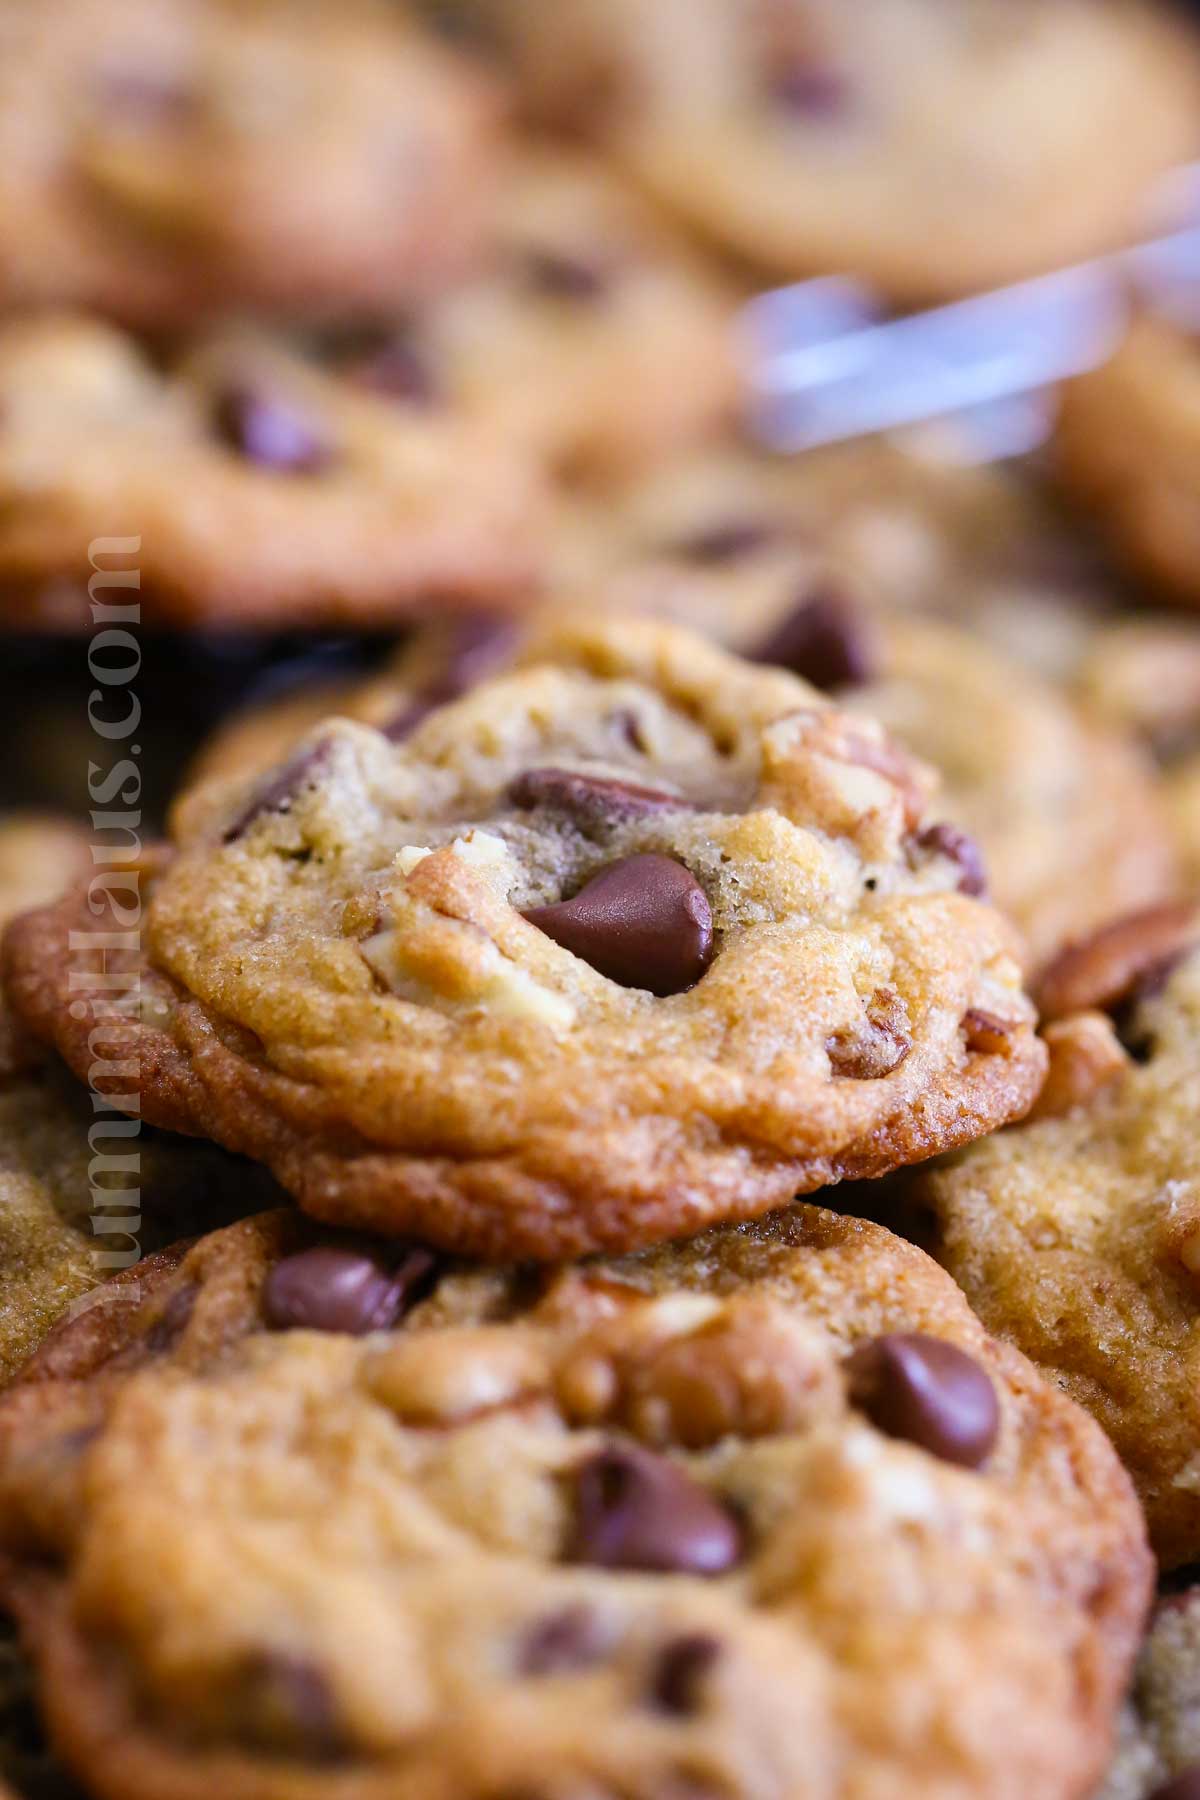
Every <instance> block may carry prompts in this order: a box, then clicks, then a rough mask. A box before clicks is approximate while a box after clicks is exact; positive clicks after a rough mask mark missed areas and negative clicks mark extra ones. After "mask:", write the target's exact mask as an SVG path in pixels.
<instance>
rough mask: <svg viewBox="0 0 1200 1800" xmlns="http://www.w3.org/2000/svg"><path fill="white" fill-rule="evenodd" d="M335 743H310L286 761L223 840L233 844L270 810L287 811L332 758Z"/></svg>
mask: <svg viewBox="0 0 1200 1800" xmlns="http://www.w3.org/2000/svg"><path fill="white" fill-rule="evenodd" d="M330 752H331V746H330V743H329V740H328V739H327V738H325V739H322V741H321V742H320V743H319V744H313V745H310V746H309V748H308V749H306V750H301V751H300V752H299V754H298V755H296V756H293V757H292V758H291V759H290V760H289V761H288V762H286V763H284V765H283V767H282V769H280V771H279V773H278V775H276V776H275V777H274V778H273V779H272V780H271V781H269V782H268V783H267V785H266V787H264V788H263V789H261V791H260V792H259V793H257V794H256V795H255V796H254V798H253V799H252V800H251V802H250V804H249V805H248V806H247V807H246V808H245V810H244V811H243V812H240V813H239V814H238V816H237V818H236V819H235V820H234V821H233V824H232V825H230V826H229V827H228V828H227V830H226V832H225V835H224V837H223V838H222V840H221V841H222V843H225V844H233V843H236V842H237V840H238V838H241V837H245V835H246V833H247V831H249V829H250V827H251V825H253V824H254V822H255V821H256V820H257V819H261V818H263V817H264V816H265V815H266V814H267V813H285V812H287V811H288V810H289V808H290V807H291V804H292V801H293V800H294V799H295V797H296V795H297V794H298V793H299V792H300V790H301V788H302V787H304V785H305V784H306V782H308V781H311V780H312V778H313V777H314V776H315V775H317V774H319V773H320V771H321V770H322V769H323V768H324V766H325V764H326V763H327V762H328V760H329V756H330Z"/></svg>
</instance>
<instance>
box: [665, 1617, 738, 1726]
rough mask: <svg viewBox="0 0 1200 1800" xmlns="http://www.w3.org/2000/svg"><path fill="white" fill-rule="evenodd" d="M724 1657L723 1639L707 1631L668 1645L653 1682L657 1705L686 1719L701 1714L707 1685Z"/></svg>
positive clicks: (674, 1640)
mask: <svg viewBox="0 0 1200 1800" xmlns="http://www.w3.org/2000/svg"><path fill="white" fill-rule="evenodd" d="M720 1654H721V1645H720V1641H719V1639H717V1638H715V1637H713V1636H712V1635H711V1634H710V1633H708V1632H704V1631H692V1632H689V1633H688V1634H687V1635H686V1636H685V1637H677V1638H674V1639H672V1641H671V1642H670V1643H669V1644H666V1645H664V1647H663V1649H662V1650H661V1651H660V1652H659V1657H658V1662H657V1664H656V1666H655V1670H654V1676H653V1680H652V1682H651V1688H650V1691H651V1694H652V1695H653V1698H654V1704H655V1705H656V1706H658V1707H660V1708H661V1710H662V1711H663V1712H669V1713H677V1714H678V1715H679V1716H680V1717H683V1718H686V1717H687V1715H688V1714H689V1713H695V1712H699V1710H700V1707H701V1706H702V1704H703V1700H704V1684H705V1681H706V1680H707V1678H708V1675H709V1673H710V1671H711V1669H712V1666H713V1664H714V1663H715V1662H716V1660H717V1658H718V1657H719V1656H720Z"/></svg>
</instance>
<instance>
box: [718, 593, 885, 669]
mask: <svg viewBox="0 0 1200 1800" xmlns="http://www.w3.org/2000/svg"><path fill="white" fill-rule="evenodd" d="M746 654H747V655H748V657H749V659H750V661H751V662H760V663H774V664H776V665H778V667H779V668H781V669H790V670H791V672H792V674H793V675H801V676H803V678H804V680H805V681H811V682H812V684H813V686H814V687H818V688H822V689H825V690H830V689H833V688H846V687H861V686H863V684H864V683H865V682H868V681H870V680H872V678H873V677H874V675H875V667H876V657H875V645H874V641H873V637H872V633H871V631H870V628H869V625H868V623H867V620H866V619H865V617H864V616H863V614H862V613H861V612H860V611H859V609H858V608H857V607H856V606H854V605H853V604H852V603H851V602H850V601H849V600H847V599H846V598H845V597H844V596H843V595H841V594H837V593H834V592H832V591H829V590H825V589H822V590H819V591H818V592H817V593H815V594H807V595H806V596H805V597H804V599H802V600H801V601H800V602H799V603H798V604H797V605H796V606H794V607H793V608H792V610H791V611H790V612H789V613H786V614H785V615H784V617H783V618H782V619H780V621H779V622H778V624H777V625H776V626H775V628H774V630H773V631H771V632H769V633H768V634H767V636H766V638H765V639H764V640H763V642H762V643H761V644H759V645H758V647H757V648H756V649H752V650H749V651H747V652H746Z"/></svg>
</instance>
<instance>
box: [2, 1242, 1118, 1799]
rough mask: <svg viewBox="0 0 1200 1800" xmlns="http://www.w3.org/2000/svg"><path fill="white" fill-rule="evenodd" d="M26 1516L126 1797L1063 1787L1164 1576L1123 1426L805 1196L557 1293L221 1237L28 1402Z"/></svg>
mask: <svg viewBox="0 0 1200 1800" xmlns="http://www.w3.org/2000/svg"><path fill="white" fill-rule="evenodd" d="M414 1259H415V1260H414ZM181 1513H186V1517H187V1530H186V1531H183V1532H181V1531H180V1530H179V1529H178V1520H179V1518H180V1516H181ZM0 1541H2V1542H3V1544H4V1546H5V1548H6V1551H7V1554H8V1557H9V1559H10V1560H9V1564H8V1567H7V1570H6V1578H5V1581H4V1589H5V1594H6V1598H7V1599H8V1600H9V1602H10V1603H11V1604H13V1605H14V1606H15V1608H16V1610H17V1612H18V1614H19V1617H20V1619H21V1623H22V1627H23V1631H24V1634H25V1638H26V1642H27V1646H28V1648H29V1649H30V1651H31V1653H32V1655H33V1658H34V1661H35V1664H36V1667H37V1670H38V1681H39V1688H40V1697H41V1701H42V1704H43V1707H44V1709H45V1711H46V1714H47V1717H48V1720H49V1724H50V1729H51V1733H52V1736H53V1738H54V1739H55V1741H56V1744H57V1748H58V1749H59V1751H60V1752H61V1753H62V1754H63V1756H64V1758H65V1759H66V1760H67V1761H68V1763H69V1764H70V1765H72V1766H74V1767H76V1768H78V1769H80V1770H82V1771H85V1772H86V1776H87V1779H88V1783H89V1787H90V1788H93V1789H94V1790H95V1792H96V1794H97V1796H103V1797H104V1800H109V1797H110V1796H111V1797H112V1800H117V1796H118V1795H119V1796H120V1800H192V1797H193V1796H200V1795H202V1794H207V1793H211V1791H212V1783H213V1781H214V1780H216V1779H219V1780H220V1782H221V1785H222V1788H223V1790H224V1791H225V1792H228V1793H229V1794H231V1795H232V1796H234V1800H243V1797H245V1800H249V1797H250V1796H253V1797H254V1800H267V1797H268V1796H269V1797H270V1800H292V1797H293V1796H297V1797H308V1800H316V1797H317V1796H332V1795H335V1794H337V1795H341V1794H346V1795H354V1796H355V1797H356V1800H359V1797H361V1800H374V1797H376V1796H379V1797H382V1796H384V1795H387V1796H389V1797H390V1796H395V1795H398V1794H403V1795H405V1796H406V1797H407V1796H411V1797H412V1800H418V1797H419V1800H425V1797H426V1796H429V1797H436V1800H450V1797H451V1796H453V1797H454V1800H465V1797H466V1796H480V1797H481V1800H482V1797H484V1796H487V1797H488V1800H499V1797H500V1796H501V1795H508V1794H511V1793H514V1792H518V1791H519V1792H522V1793H526V1792H528V1793H536V1794H537V1795H538V1796H539V1797H540V1796H546V1797H547V1800H549V1797H550V1796H554V1797H555V1800H557V1797H558V1796H564V1797H565V1796H567V1795H570V1796H575V1795H582V1794H587V1795H589V1796H591V1795H593V1794H594V1795H596V1796H597V1797H600V1796H609V1795H616V1794H618V1793H620V1794H621V1795H622V1796H628V1797H629V1800H635V1797H636V1800H663V1796H665V1795H668V1794H670V1795H675V1794H676V1793H678V1794H680V1795H683V1794H687V1795H692V1794H705V1795H708V1794H710V1793H712V1794H716V1793H720V1794H721V1795H723V1796H729V1797H730V1800H734V1797H737V1800H789V1797H790V1796H793V1795H795V1794H796V1793H798V1792H800V1791H801V1790H802V1791H803V1792H804V1793H805V1794H806V1795H811V1796H813V1800H824V1797H828V1800H834V1797H835V1796H836V1797H837V1800H881V1797H882V1796H884V1795H887V1796H889V1797H890V1800H895V1797H896V1796H908V1795H912V1796H913V1797H914V1800H916V1796H918V1795H919V1796H922V1800H928V1797H929V1796H931V1795H932V1796H938V1800H964V1797H965V1796H967V1795H970V1796H972V1800H987V1797H988V1796H995V1797H996V1800H1000V1797H1001V1796H1006V1795H1009V1794H1011V1793H1012V1792H1013V1791H1014V1788H1015V1787H1019V1788H1021V1789H1022V1790H1025V1789H1027V1790H1028V1791H1036V1792H1037V1793H1038V1794H1039V1795H1044V1796H1046V1797H1047V1800H1058V1797H1061V1800H1068V1796H1072V1795H1076V1794H1078V1793H1081V1792H1082V1791H1084V1790H1085V1788H1086V1787H1087V1785H1088V1782H1089V1780H1090V1779H1091V1778H1093V1777H1094V1776H1095V1775H1096V1774H1097V1773H1098V1772H1099V1767H1100V1765H1101V1764H1102V1761H1103V1758H1104V1755H1105V1750H1106V1736H1107V1732H1108V1729H1109V1727H1110V1724H1111V1720H1112V1716H1113V1713H1114V1711H1115V1707H1116V1703H1117V1699H1118V1696H1119V1693H1120V1690H1121V1687H1122V1684H1123V1682H1124V1680H1125V1677H1126V1675H1127V1672H1128V1668H1129V1665H1130V1661H1131V1658H1132V1655H1133V1651H1134V1648H1135V1646H1136V1641H1137V1637H1138V1634H1139V1632H1140V1627H1141V1621H1142V1617H1143V1612H1144V1607H1145V1603H1146V1599H1147V1591H1148V1586H1149V1577H1150V1571H1149V1559H1148V1556H1147V1553H1146V1550H1145V1546H1144V1537H1143V1528H1142V1523H1141V1519H1140V1516H1139V1514H1138V1511H1137V1508H1136V1505H1135V1503H1134V1501H1133V1498H1132V1494H1131V1492H1130V1489H1129V1485H1128V1482H1127V1479H1126V1477H1125V1476H1124V1473H1123V1471H1122V1470H1121V1469H1120V1467H1119V1465H1118V1463H1117V1460H1116V1458H1115V1457H1114V1456H1113V1454H1112V1451H1111V1449H1110V1447H1109V1446H1108V1444H1107V1443H1106V1442H1105V1441H1104V1438H1103V1435H1102V1433H1101V1432H1100V1431H1099V1430H1098V1429H1097V1428H1096V1427H1095V1425H1094V1424H1093V1422H1092V1421H1091V1420H1090V1419H1088V1418H1087V1417H1086V1416H1085V1415H1084V1414H1083V1413H1082V1412H1081V1411H1080V1410H1079V1409H1078V1408H1076V1407H1074V1406H1073V1405H1072V1404H1071V1403H1070V1402H1069V1401H1068V1400H1066V1399H1065V1398H1064V1397H1063V1396H1062V1395H1061V1394H1059V1393H1057V1392H1055V1391H1054V1390H1053V1389H1052V1388H1050V1387H1049V1386H1047V1385H1046V1384H1044V1383H1043V1382H1041V1381H1040V1380H1039V1379H1038V1377H1037V1376H1036V1375H1035V1374H1034V1372H1033V1371H1032V1370H1031V1369H1030V1367H1029V1365H1028V1364H1027V1363H1026V1362H1025V1361H1024V1359H1023V1358H1021V1357H1020V1356H1019V1355H1018V1354H1017V1353H1015V1352H1014V1351H1012V1350H1011V1349H1008V1348H1006V1347H1004V1346H1001V1345H998V1344H995V1343H994V1342H992V1341H991V1340H989V1339H988V1337H987V1336H986V1334H985V1332H984V1331H983V1329H982V1328H981V1327H980V1326H979V1324H978V1322H977V1321H976V1320H975V1319H974V1318H973V1317H972V1315H971V1314H970V1312H969V1311H968V1309H967V1307H966V1305H965V1303H964V1302H963V1300H962V1298H961V1295H960V1294H959V1293H958V1292H957V1290H956V1289H955V1288H954V1287H953V1284H952V1283H951V1282H950V1281H949V1279H948V1278H947V1277H945V1276H944V1275H943V1274H942V1273H941V1272H940V1271H938V1270H937V1269H936V1268H935V1267H934V1265H932V1264H931V1263H930V1261H929V1260H928V1258H926V1257H925V1256H923V1255H922V1254H921V1253H920V1252H919V1251H917V1250H916V1249H914V1248H913V1247H912V1246H910V1245H906V1244H903V1243H901V1242H900V1241H898V1240H897V1239H895V1238H892V1237H891V1236H889V1234H887V1233H886V1232H884V1231H882V1230H881V1229H880V1228H878V1227H876V1226H870V1225H866V1224H863V1223H861V1222H858V1221H853V1220H846V1219H841V1218H838V1217H836V1216H835V1215H833V1214H831V1213H828V1212H824V1211H821V1210H819V1209H817V1208H814V1207H807V1206H794V1207H792V1208H789V1209H788V1210H786V1211H785V1212H783V1213H780V1214H778V1215H776V1216H774V1217H773V1218H771V1219H770V1220H766V1221H761V1222H759V1223H757V1224H754V1225H749V1226H742V1227H739V1228H726V1229H724V1230H720V1231H715V1232H711V1233H708V1234H706V1235H704V1236H701V1237H699V1238H697V1239H694V1240H692V1241H691V1242H688V1243H683V1244H679V1245H674V1246H671V1247H668V1248H664V1249H662V1250H659V1251H656V1252H652V1253H649V1254H646V1255H643V1256H641V1257H636V1258H625V1259H622V1260H607V1261H591V1262H587V1263H584V1264H582V1265H580V1266H577V1267H574V1268H570V1269H560V1270H547V1271H545V1272H544V1273H543V1274H542V1275H541V1277H540V1278H539V1279H537V1280H532V1279H531V1272H530V1271H529V1270H528V1269H524V1270H522V1269H513V1268H499V1269H491V1270H487V1269H479V1268H474V1269H471V1268H468V1267H464V1266H462V1265H455V1264H452V1263H448V1262H444V1261H442V1260H440V1259H435V1258H433V1257H431V1256H430V1255H429V1254H428V1253H427V1252H424V1251H415V1250H412V1249H405V1248H404V1247H403V1246H400V1245H393V1246H391V1247H390V1248H389V1247H388V1246H386V1245H378V1244H375V1245H374V1246H372V1244H371V1243H369V1242H368V1241H366V1240H361V1239H360V1240H353V1239H348V1238H346V1237H344V1236H343V1237H334V1238H330V1237H329V1236H328V1235H325V1234H321V1233H319V1232H317V1231H316V1230H315V1228H313V1227H311V1226H309V1225H306V1224H305V1223H304V1222H303V1221H301V1220H300V1219H299V1218H298V1217H297V1216H296V1215H294V1214H275V1215H269V1216H267V1217H265V1218H263V1219H261V1220H256V1221H251V1222H249V1223H247V1224H246V1225H243V1226H237V1227H234V1228H233V1229H232V1230H230V1231H226V1232H222V1233H218V1234H215V1235H214V1236H212V1237H210V1238H207V1239H205V1240H203V1241H202V1242H201V1243H200V1244H199V1245H197V1246H196V1247H194V1248H193V1249H192V1251H191V1252H190V1253H189V1254H188V1255H187V1257H186V1258H185V1259H184V1260H183V1261H182V1262H177V1263H175V1264H173V1265H171V1266H168V1265H167V1264H166V1263H164V1265H163V1267H162V1269H161V1271H160V1273H159V1275H158V1277H157V1278H155V1279H154V1280H152V1281H151V1282H149V1283H147V1284H146V1285H145V1287H144V1289H143V1294H142V1299H141V1302H140V1304H139V1306H138V1307H137V1308H136V1309H133V1310H129V1311H126V1312H124V1313H122V1314H121V1315H120V1316H119V1317H117V1318H114V1320H113V1321H112V1323H111V1328H110V1329H109V1330H108V1331H107V1333H105V1332H100V1333H97V1332H96V1331H95V1330H93V1331H91V1332H90V1333H86V1332H85V1333H83V1334H81V1333H80V1331H79V1329H78V1328H77V1327H72V1328H69V1329H67V1330H65V1331H64V1332H60V1333H59V1334H58V1336H57V1338H56V1339H55V1340H53V1341H52V1342H51V1343H50V1344H49V1345H47V1347H46V1349H45V1351H44V1352H43V1354H42V1356H41V1358H40V1359H39V1361H38V1363H37V1364H36V1365H34V1367H33V1368H32V1369H31V1370H30V1372H29V1374H28V1375H27V1377H26V1379H25V1381H24V1382H23V1383H22V1384H21V1386H20V1387H19V1388H18V1389H16V1390H14V1391H13V1392H12V1393H11V1394H10V1395H9V1397H8V1398H7V1400H6V1401H5V1402H3V1403H2V1404H0ZM114 1651H116V1652H118V1654H114Z"/></svg>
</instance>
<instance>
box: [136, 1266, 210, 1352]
mask: <svg viewBox="0 0 1200 1800" xmlns="http://www.w3.org/2000/svg"><path fill="white" fill-rule="evenodd" d="M199 1294H200V1289H199V1287H198V1286H197V1285H196V1283H195V1282H194V1281H193V1282H189V1283H188V1285H187V1286H186V1287H179V1288H176V1289H175V1292H174V1293H173V1294H172V1295H171V1298H170V1299H169V1300H168V1301H167V1304H166V1305H165V1306H164V1307H163V1310H162V1312H161V1314H160V1315H159V1317H158V1318H157V1319H156V1320H155V1322H154V1324H153V1325H152V1326H151V1327H150V1329H149V1331H148V1332H147V1333H146V1348H147V1350H149V1351H150V1352H151V1353H152V1354H153V1355H155V1356H162V1355H165V1353H166V1352H167V1351H168V1350H173V1349H174V1348H175V1346H176V1344H177V1343H178V1342H179V1340H180V1338H181V1337H182V1336H183V1334H184V1332H185V1331H186V1330H187V1328H188V1326H189V1324H190V1323H191V1318H192V1314H193V1312H194V1311H195V1310H196V1301H197V1299H198V1297H199Z"/></svg>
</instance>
